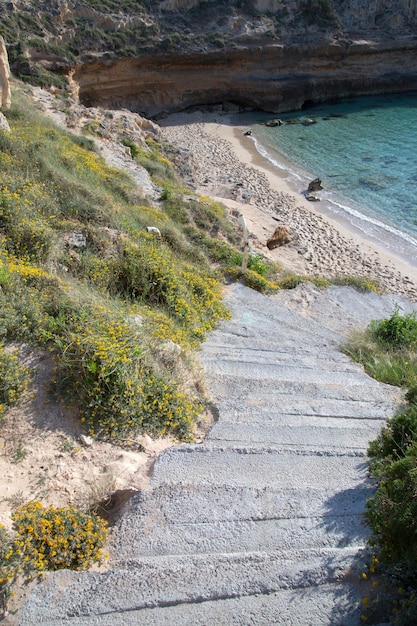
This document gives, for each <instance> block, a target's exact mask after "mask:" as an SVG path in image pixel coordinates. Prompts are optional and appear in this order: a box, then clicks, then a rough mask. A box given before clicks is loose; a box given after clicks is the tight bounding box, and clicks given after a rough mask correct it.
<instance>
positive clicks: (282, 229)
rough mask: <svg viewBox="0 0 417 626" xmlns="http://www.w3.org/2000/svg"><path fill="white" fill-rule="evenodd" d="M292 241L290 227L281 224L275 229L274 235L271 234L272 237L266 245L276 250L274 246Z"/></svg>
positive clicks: (269, 248)
mask: <svg viewBox="0 0 417 626" xmlns="http://www.w3.org/2000/svg"><path fill="white" fill-rule="evenodd" d="M290 241H291V235H290V233H289V231H288V228H287V227H286V226H284V225H283V224H281V225H280V226H278V227H277V228H276V229H275V231H274V233H273V235H271V237H269V239H268V240H267V242H266V247H267V248H268V250H274V248H279V247H280V246H283V245H284V244H286V243H290Z"/></svg>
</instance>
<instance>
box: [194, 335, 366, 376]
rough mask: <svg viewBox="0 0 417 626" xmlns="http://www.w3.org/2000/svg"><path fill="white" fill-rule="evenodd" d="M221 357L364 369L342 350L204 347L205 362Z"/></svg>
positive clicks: (241, 360) (303, 365)
mask: <svg viewBox="0 0 417 626" xmlns="http://www.w3.org/2000/svg"><path fill="white" fill-rule="evenodd" d="M219 358H221V359H222V360H225V361H228V362H231V363H236V362H237V363H252V364H255V365H256V364H258V363H262V364H263V365H278V364H281V365H282V366H285V365H288V364H290V365H292V367H296V366H301V367H315V368H320V369H336V370H337V371H357V370H360V371H363V367H362V366H360V365H358V364H357V363H354V362H353V361H352V360H351V359H350V358H349V357H348V356H347V355H345V354H343V353H342V352H334V351H330V350H326V351H323V353H322V354H321V355H319V356H317V354H316V353H315V350H313V349H311V350H307V349H304V350H302V349H298V350H297V352H296V353H291V352H288V350H286V349H282V348H281V347H277V348H275V349H273V348H272V347H269V348H268V349H263V350H259V349H255V348H250V347H249V348H237V347H230V346H226V345H213V343H211V342H210V345H207V346H205V347H204V362H205V363H207V364H209V365H211V364H215V363H217V362H218V360H219Z"/></svg>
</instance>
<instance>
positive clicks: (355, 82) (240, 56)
mask: <svg viewBox="0 0 417 626" xmlns="http://www.w3.org/2000/svg"><path fill="white" fill-rule="evenodd" d="M73 79H74V80H75V82H76V83H77V84H78V86H79V98H80V101H81V102H82V103H83V104H85V105H87V106H103V107H105V108H121V107H123V108H128V109H130V110H132V111H135V112H139V113H141V114H143V115H145V116H149V117H158V116H161V115H164V114H166V113H172V112H176V111H181V110H184V109H186V108H188V107H193V106H201V105H205V104H215V103H224V102H234V103H237V104H239V105H240V106H242V107H250V108H254V109H259V110H264V111H268V112H273V113H279V112H282V111H288V110H296V109H301V108H303V107H305V106H308V105H310V104H314V103H318V102H322V101H326V100H330V99H332V98H344V97H351V96H357V95H370V94H382V93H384V94H386V93H393V92H406V91H412V90H416V89H417V39H405V40H404V39H401V40H396V41H392V40H391V41H372V40H367V41H365V40H360V41H352V40H334V41H333V42H322V43H316V44H314V45H313V44H310V45H308V44H303V43H297V44H294V43H292V44H275V45H266V46H265V45H258V46H257V45H256V42H254V41H252V42H251V45H250V46H248V47H247V48H242V49H237V50H223V51H212V52H205V53H186V54H173V53H171V54H169V55H166V54H153V55H141V56H140V57H136V58H115V57H113V58H108V59H100V60H94V61H89V62H84V63H82V64H79V65H78V66H77V68H76V69H75V72H74V75H73Z"/></svg>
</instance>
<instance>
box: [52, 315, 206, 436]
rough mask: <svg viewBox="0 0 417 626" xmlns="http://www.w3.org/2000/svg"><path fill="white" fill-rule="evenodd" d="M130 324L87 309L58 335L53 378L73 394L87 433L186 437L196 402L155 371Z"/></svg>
mask: <svg viewBox="0 0 417 626" xmlns="http://www.w3.org/2000/svg"><path fill="white" fill-rule="evenodd" d="M143 347H144V346H143V341H141V337H140V334H139V333H138V331H137V329H135V327H134V326H133V325H132V324H129V323H127V322H125V321H123V320H115V319H114V318H112V317H110V316H109V314H108V312H106V311H105V310H103V309H101V308H98V309H96V310H95V311H93V310H91V311H90V315H89V317H88V318H83V319H82V320H80V321H79V322H78V323H76V324H75V325H74V326H73V327H72V329H69V330H68V331H67V333H66V335H65V336H64V338H63V345H62V356H61V360H60V375H59V379H60V381H61V384H62V381H63V384H65V386H66V389H67V391H68V393H70V394H71V395H72V396H74V394H76V395H77V396H78V398H79V400H80V405H81V411H80V414H81V420H82V421H83V422H85V423H86V424H87V425H88V426H89V431H90V434H92V435H101V436H103V435H104V436H111V437H120V436H122V435H126V434H127V433H129V432H131V431H137V430H142V431H143V430H145V431H148V432H154V433H158V434H165V433H167V432H171V433H174V434H176V435H177V436H179V437H181V438H183V439H187V438H189V437H190V432H191V429H192V426H193V423H194V421H195V418H196V417H197V415H198V414H199V413H200V412H201V405H200V404H199V403H198V402H197V401H195V400H194V399H192V398H191V397H189V396H188V395H187V394H185V393H183V392H182V391H181V390H180V389H179V387H178V385H176V384H175V383H170V382H167V381H165V380H164V378H163V376H162V375H161V374H160V373H159V374H157V373H155V371H154V368H153V367H152V366H151V365H149V364H148V362H147V360H146V358H145V356H146V355H145V352H146V349H145V350H144V349H143Z"/></svg>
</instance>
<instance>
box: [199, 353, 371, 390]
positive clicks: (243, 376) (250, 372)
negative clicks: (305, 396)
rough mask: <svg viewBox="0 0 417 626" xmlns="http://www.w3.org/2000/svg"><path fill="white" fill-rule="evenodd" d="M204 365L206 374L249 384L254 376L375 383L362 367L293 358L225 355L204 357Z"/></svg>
mask: <svg viewBox="0 0 417 626" xmlns="http://www.w3.org/2000/svg"><path fill="white" fill-rule="evenodd" d="M204 365H205V366H206V370H207V372H208V374H209V375H211V374H212V373H213V374H215V375H216V376H224V377H234V378H238V379H239V380H241V381H242V383H244V381H245V380H250V381H251V382H252V384H254V383H256V382H257V381H258V380H262V381H264V382H266V383H267V382H268V381H274V382H276V383H278V384H279V383H280V382H283V383H287V382H289V383H290V384H291V383H292V382H293V381H298V380H300V381H303V384H306V383H307V384H308V383H315V384H318V385H322V386H323V387H325V386H326V385H342V386H344V387H349V386H351V385H361V386H363V385H369V387H378V386H379V385H378V384H377V383H376V381H374V380H373V379H371V378H369V380H368V377H367V376H366V375H364V373H363V370H362V368H360V367H356V366H354V367H349V368H340V369H339V368H336V367H335V368H331V367H327V368H324V367H320V363H318V364H317V366H316V367H314V365H310V366H309V367H306V366H303V365H300V364H299V363H297V362H295V363H294V364H292V363H291V362H287V363H285V364H283V363H279V362H278V363H267V364H265V363H262V362H258V363H254V362H246V361H237V360H236V361H231V360H229V359H227V357H224V358H222V359H221V360H216V361H208V362H207V364H206V361H205V360H204Z"/></svg>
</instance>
